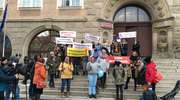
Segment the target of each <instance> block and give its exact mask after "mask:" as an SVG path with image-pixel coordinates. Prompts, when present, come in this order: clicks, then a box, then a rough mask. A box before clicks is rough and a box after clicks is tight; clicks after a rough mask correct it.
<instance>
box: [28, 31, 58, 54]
mask: <svg viewBox="0 0 180 100" xmlns="http://www.w3.org/2000/svg"><path fill="white" fill-rule="evenodd" d="M59 36H60V35H59V32H58V31H55V30H47V31H43V32H41V33H39V34H38V35H37V36H36V37H35V38H34V39H33V40H32V41H31V44H30V46H29V51H28V53H29V56H34V55H35V54H43V55H44V56H47V55H48V54H49V52H50V51H53V50H54V48H55V46H56V42H55V37H59Z"/></svg>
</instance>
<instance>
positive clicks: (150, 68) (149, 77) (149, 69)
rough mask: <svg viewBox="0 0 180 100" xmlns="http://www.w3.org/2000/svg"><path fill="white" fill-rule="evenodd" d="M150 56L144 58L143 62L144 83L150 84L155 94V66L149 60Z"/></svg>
mask: <svg viewBox="0 0 180 100" xmlns="http://www.w3.org/2000/svg"><path fill="white" fill-rule="evenodd" d="M151 58H152V57H151V56H148V57H146V59H145V62H146V74H145V75H146V76H145V77H146V82H148V83H149V84H151V88H152V90H153V91H154V92H155V89H156V83H157V81H156V74H157V69H156V64H155V62H154V61H152V60H151Z"/></svg>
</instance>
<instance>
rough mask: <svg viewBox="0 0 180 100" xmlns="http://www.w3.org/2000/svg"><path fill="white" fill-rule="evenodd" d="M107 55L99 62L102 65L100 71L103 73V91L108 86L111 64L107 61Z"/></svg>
mask: <svg viewBox="0 0 180 100" xmlns="http://www.w3.org/2000/svg"><path fill="white" fill-rule="evenodd" d="M105 56H106V55H101V56H100V57H99V58H98V60H97V62H98V63H99V65H100V69H101V70H102V71H103V76H102V77H101V78H100V79H99V80H100V86H101V88H102V89H104V88H105V85H106V78H107V75H108V71H109V63H108V62H107V61H106V57H105Z"/></svg>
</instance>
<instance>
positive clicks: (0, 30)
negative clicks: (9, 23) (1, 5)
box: [0, 4, 8, 33]
mask: <svg viewBox="0 0 180 100" xmlns="http://www.w3.org/2000/svg"><path fill="white" fill-rule="evenodd" d="M7 7H8V4H6V7H5V10H4V13H3V19H2V22H1V26H0V33H1V32H2V31H3V27H4V24H5V22H6V15H7Z"/></svg>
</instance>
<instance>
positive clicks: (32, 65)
mask: <svg viewBox="0 0 180 100" xmlns="http://www.w3.org/2000/svg"><path fill="white" fill-rule="evenodd" d="M40 58H41V57H40V55H35V56H34V58H33V59H31V61H30V63H29V65H28V69H27V71H28V72H29V73H30V78H29V79H30V85H29V98H30V99H33V94H34V93H33V78H34V71H35V64H36V62H37V61H38V59H40Z"/></svg>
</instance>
